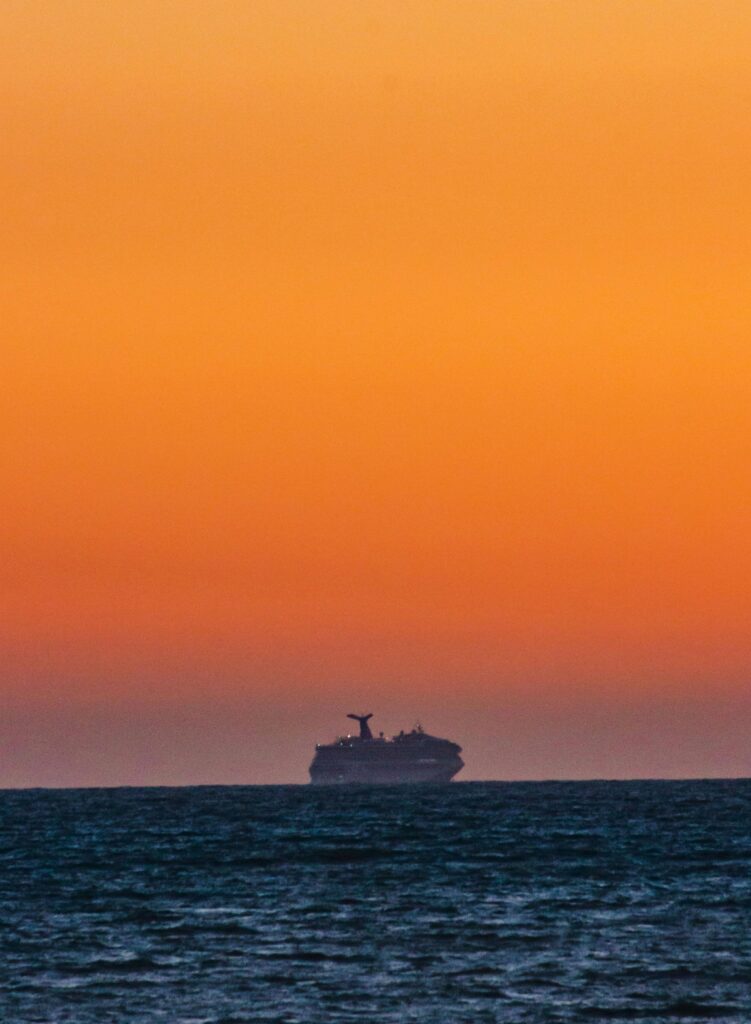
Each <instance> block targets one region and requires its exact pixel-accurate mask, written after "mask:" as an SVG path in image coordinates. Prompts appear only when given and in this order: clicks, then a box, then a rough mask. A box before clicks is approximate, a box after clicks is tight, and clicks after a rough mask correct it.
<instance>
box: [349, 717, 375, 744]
mask: <svg viewBox="0 0 751 1024" xmlns="http://www.w3.org/2000/svg"><path fill="white" fill-rule="evenodd" d="M372 717H373V715H372V713H371V714H369V715H347V718H354V720H355V721H356V722H359V723H360V739H361V740H372V739H373V733H372V732H371V731H370V726H369V725H368V719H369V718H372Z"/></svg>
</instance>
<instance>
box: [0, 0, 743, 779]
mask: <svg viewBox="0 0 751 1024" xmlns="http://www.w3.org/2000/svg"><path fill="white" fill-rule="evenodd" d="M0 23H1V24H2V33H1V34H0V109H2V124H3V146H2V152H1V154H0V175H1V182H0V186H1V188H2V196H3V200H4V201H3V218H2V222H3V230H2V232H0V257H1V258H2V266H3V273H2V276H1V277H0V282H1V283H0V289H2V292H1V294H2V299H1V301H2V311H3V315H2V335H3V342H2V351H1V354H0V370H1V371H2V382H3V401H2V406H1V407H0V408H1V411H0V458H1V460H2V471H3V491H2V506H1V507H2V520H1V524H0V565H1V566H2V573H1V575H0V581H1V588H0V666H2V667H1V669H0V671H1V673H2V675H1V676H0V685H1V686H2V690H3V693H2V701H3V704H4V706H5V708H6V709H7V710H8V709H9V711H10V712H11V714H10V718H9V719H7V720H6V722H5V724H4V725H3V726H2V728H0V751H2V752H1V753H0V785H3V784H8V785H10V784H13V785H22V784H33V783H37V782H41V783H44V784H71V783H77V782H86V783H91V782H97V781H107V782H117V781H123V782H127V781H133V780H136V781H145V782H160V781H172V782H180V781H202V780H207V781H247V782H253V781H275V780H276V781H303V780H304V777H305V768H306V765H307V761H308V758H309V753H310V747H311V745H312V743H313V741H314V740H316V739H323V738H327V737H328V734H329V733H333V731H334V730H336V729H337V728H339V727H340V726H342V725H344V721H343V720H341V719H340V716H341V714H342V713H343V712H346V711H349V710H353V708H354V709H359V708H360V707H363V708H365V707H366V706H367V709H368V710H374V711H376V712H379V711H381V710H382V709H383V710H384V711H386V712H387V715H388V720H386V721H384V722H383V723H382V724H383V727H385V728H387V729H388V730H389V731H390V730H393V729H398V728H401V727H403V726H404V725H405V724H406V725H409V724H411V722H412V720H413V719H414V718H416V717H421V718H422V719H423V721H424V722H425V724H426V727H428V728H430V729H432V730H433V731H443V732H444V733H448V734H452V733H456V731H457V725H456V723H457V722H458V723H459V728H460V729H461V730H462V735H457V737H456V738H457V739H459V740H460V742H463V745H464V746H465V750H466V753H467V756H466V760H467V765H468V767H467V777H475V778H477V777H493V776H503V777H514V776H519V775H522V776H523V775H537V776H539V775H549V776H568V777H574V776H577V775H582V774H588V775H592V774H600V775H640V774H649V773H650V772H656V771H659V772H661V773H663V774H712V773H719V774H722V773H727V774H751V744H747V746H745V747H744V745H743V742H742V734H741V732H740V731H738V733H737V735H736V738H735V741H734V743H735V745H734V746H733V744H730V747H728V735H729V733H728V729H729V728H731V730H732V723H737V722H738V721H741V720H742V721H743V723H744V725H745V726H748V725H749V724H751V722H750V719H749V699H748V695H747V691H748V673H749V665H750V664H751V658H750V655H751V640H749V637H750V636H751V621H750V615H749V612H750V611H751V593H750V592H749V588H750V582H749V581H751V529H750V528H749V527H750V525H751V471H750V470H749V466H750V465H751V458H750V456H751V401H750V399H751V376H750V373H751V330H750V329H751V301H749V292H750V289H749V264H750V259H749V257H750V255H751V242H750V241H749V239H751V189H749V185H748V176H749V170H748V169H749V166H751V128H750V124H751V122H750V121H749V114H748V112H749V110H751V64H749V61H748V53H749V48H750V47H751V7H750V6H749V4H748V3H747V2H746V0H743V2H740V0H739V2H728V0H715V2H713V3H707V2H704V0H693V2H692V0H682V2H671V0H665V2H661V3H654V2H653V0H649V2H640V0H622V2H620V0H591V2H589V0H587V2H583V0H568V2H566V3H561V2H559V0H550V2H546V0H533V2H530V0H519V2H504V0H496V2H487V3H485V2H481V0H476V2H469V3H468V2H467V0H456V2H447V0H430V2H427V0H425V2H422V0H411V2H410V0H407V2H405V3H402V2H395V0H394V2H376V0H357V2H356V3H352V2H342V0H317V2H310V0H309V2H303V0H300V2H286V0H270V2H257V0H254V2H252V3H251V2H239V0H238V2H235V0H230V2H221V0H217V2H214V3H211V4H206V3H204V2H202V0H200V2H199V0H179V2H178V0H163V2H160V3H153V2H152V0H128V2H119V0H116V2H108V3H103V4H97V3H90V2H88V0H57V2H53V3H49V2H47V0H5V2H4V4H3V6H2V11H1V12H0ZM345 705H346V706H345ZM350 705H353V707H350ZM687 707H688V708H692V709H693V710H692V711H691V713H690V714H689V718H691V722H692V723H693V724H692V725H691V726H690V727H688V726H686V727H685V728H682V727H680V726H679V724H676V723H680V721H681V709H685V708H687ZM190 708H193V709H200V710H198V711H194V712H191V713H195V714H196V715H197V716H198V718H197V720H199V721H200V722H201V723H202V729H203V730H204V731H203V732H202V735H203V736H204V742H203V744H202V745H199V748H200V749H198V750H197V747H196V743H195V742H194V739H195V729H194V731H193V732H190V730H188V731H187V732H186V733H184V734H183V733H181V728H182V726H180V725H179V724H178V725H175V722H176V721H178V719H180V715H184V714H188V713H189V712H188V711H186V709H190ZM296 708H299V709H300V717H299V720H298V721H297V724H296V725H295V729H297V731H296V732H295V731H294V729H292V726H291V724H290V723H291V722H292V721H293V720H295V716H294V711H295V709H296ZM717 708H720V709H721V713H720V712H719V711H718V712H717V713H714V714H713V710H712V709H717ZM233 709H234V710H233ZM97 715H99V716H102V715H104V716H105V717H106V716H109V717H108V718H107V721H108V722H109V724H108V725H107V727H106V730H105V733H106V735H107V736H108V737H110V739H109V740H108V741H107V742H106V743H104V742H100V745H99V747H97V745H96V740H95V739H92V737H96V736H101V735H103V733H102V732H101V730H99V731H98V727H95V726H93V725H92V724H91V723H92V722H94V721H97V720H98V719H97V718H96V716H97ZM134 716H135V717H134ZM233 716H234V721H242V723H243V726H242V730H241V731H237V732H234V733H232V735H231V739H228V736H229V733H228V727H227V722H228V721H229V720H231V719H233ZM603 716H604V717H603ZM692 716H693V717H692ZM63 719H64V720H65V721H66V722H67V723H68V725H67V726H66V730H67V731H66V733H65V736H67V737H68V739H67V740H66V739H65V737H63V738H61V736H60V732H59V728H58V725H59V722H60V721H62V720H63ZM136 719H137V720H138V721H139V722H141V723H142V726H139V728H142V733H143V735H146V736H148V737H149V739H148V743H146V741H145V740H143V742H142V741H140V740H139V741H138V742H136V741H135V740H133V742H132V743H130V744H129V739H128V737H129V736H130V735H131V734H130V733H129V732H128V729H125V728H123V729H121V730H120V731H118V723H119V724H120V725H122V724H123V723H125V722H131V723H132V722H133V721H134V720H136ZM522 719H523V721H524V722H526V723H527V724H529V723H530V722H532V723H533V725H532V726H529V729H528V730H527V732H526V733H524V730H523V729H522V732H523V734H524V735H525V736H527V737H528V738H529V742H530V743H531V744H532V745H533V746H534V744H535V743H536V744H537V746H536V747H535V751H536V753H535V754H534V756H532V755H529V749H531V748H530V747H529V746H527V747H524V748H523V749H519V747H518V745H517V747H516V748H513V756H512V754H511V753H509V752H508V751H509V749H510V748H509V745H508V743H509V740H510V738H511V737H512V735H518V730H519V728H521V725H520V723H521V722H522ZM180 721H182V719H180ZM275 722H283V723H284V729H285V731H284V736H286V737H287V740H288V742H287V740H285V738H284V736H281V737H280V736H277V737H276V744H277V745H276V748H275V752H274V753H273V758H274V766H275V767H274V768H273V769H269V767H268V764H267V763H266V762H265V761H264V762H263V763H261V762H258V763H256V762H251V761H247V762H246V761H243V760H242V757H241V756H240V754H238V750H239V749H240V747H241V746H243V745H244V744H246V743H247V744H248V745H249V746H250V747H253V745H254V744H258V743H259V742H260V740H259V736H260V735H261V733H263V735H268V734H269V732H271V733H273V732H274V723H275ZM572 722H575V723H577V726H576V727H577V729H578V728H582V729H583V734H582V737H581V739H580V740H577V742H576V743H571V742H570V736H571V733H570V726H571V723H572ZM588 722H589V723H590V725H591V729H587V723H588ZM603 722H605V723H606V724H605V725H603V724H602V723H603ZM635 722H636V723H639V722H641V723H649V724H648V726H646V725H643V726H639V725H638V724H634V723H635ZM582 723H583V724H582ZM598 723H599V724H598ZM627 723H630V724H627ZM702 723H703V724H704V725H706V729H703V727H702ZM729 723H730V725H729ZM737 728H738V729H740V727H737ZM3 730H4V731H3ZM87 730H88V731H87ZM170 730H172V731H171V732H170ZM290 730H291V731H290ZM321 730H323V735H320V732H321ZM530 730H531V731H530ZM567 730H569V731H568V732H567ZM598 730H599V731H598ZM749 731H750V732H751V730H749ZM32 734H33V737H34V741H33V742H31V741H30V739H29V738H30V737H31V736H32ZM168 734H169V735H171V736H172V737H173V739H172V741H171V743H172V746H171V748H170V750H171V753H170V755H169V763H168V764H167V763H166V762H165V761H164V760H159V759H158V758H157V759H156V760H148V765H147V769H144V768H143V765H144V763H145V762H144V758H145V754H144V744H146V746H148V745H149V744H151V745H152V746H156V747H159V746H160V745H161V744H162V743H163V742H164V737H165V736H167V735H168ZM139 735H140V734H139ZM181 735H184V736H185V737H186V742H185V744H184V746H181V743H180V741H179V740H180V736H181ZM577 735H578V734H577ZM588 735H589V736H591V737H593V739H592V746H591V747H588V746H587V736H588ZM648 735H652V739H649V738H648ZM567 736H568V737H569V740H568V741H567V739H566V737H567ZM655 736H657V737H659V736H664V737H665V745H666V747H667V748H669V749H671V750H674V751H675V753H674V756H673V757H672V760H671V757H669V756H665V755H664V753H663V752H661V753H660V758H662V759H660V758H658V759H657V760H655V759H654V757H653V759H652V760H650V756H652V755H653V754H654V751H655V750H656V749H657V748H659V746H660V741H659V739H655V738H654V737H655ZM494 737H497V738H498V743H497V744H495V743H494ZM188 738H190V742H187V739H188ZM27 741H28V742H27ZM473 742H474V744H475V750H476V752H481V754H480V753H477V754H476V756H475V758H474V761H473V758H472V747H473ZM92 743H93V745H94V746H93V748H92V750H93V752H92V753H91V756H90V757H88V759H85V760H84V762H81V760H80V748H81V746H82V745H83V746H86V747H87V748H89V747H91V745H92ZM113 743H114V745H115V746H116V747H117V750H118V751H120V753H119V754H118V755H117V757H116V758H115V760H114V761H112V760H111V756H112V757H114V754H112V749H113V747H112V745H113ZM230 748H231V749H230ZM288 748H289V749H288ZM538 748H539V749H538ZM26 749H28V750H33V751H34V756H33V757H28V758H27V759H26V761H24V762H23V764H22V765H20V762H19V761H18V757H21V756H22V752H23V751H24V750H26ZM258 749H261V748H260V747H259V748H258ZM264 749H265V748H264ZM269 749H271V748H269ZM301 749H302V752H301ZM10 750H12V751H15V753H14V754H13V755H12V756H11V755H10V754H9V753H8V751H10ZM52 750H54V751H55V753H54V757H52V755H51V754H50V751H52ZM723 750H724V751H725V752H726V756H725V755H723V754H722V753H721V752H722V751H723ZM19 751H21V754H19ZM728 751H729V752H728ZM650 752H651V753H650ZM48 755H49V756H48ZM110 755H111V756H110ZM50 758H51V759H50ZM118 758H119V760H118ZM113 764H114V767H113Z"/></svg>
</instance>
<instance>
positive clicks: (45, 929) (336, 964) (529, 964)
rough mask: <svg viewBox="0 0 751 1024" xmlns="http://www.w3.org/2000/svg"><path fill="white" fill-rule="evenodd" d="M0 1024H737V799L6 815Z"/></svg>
mask: <svg viewBox="0 0 751 1024" xmlns="http://www.w3.org/2000/svg"><path fill="white" fill-rule="evenodd" d="M0 929H1V930H0V1021H2V1024H15V1022H23V1024H31V1022H40V1024H58V1022H60V1024H62V1022H69V1024H106V1022H117V1024H122V1022H129V1021H133V1022H158V1021H168V1022H170V1024H209V1022H212V1024H213V1022H216V1024H218V1022H223V1024H241V1022H264V1021H266V1022H271V1021H274V1022H279V1024H282V1022H286V1024H293V1022H294V1024H345V1022H346V1024H349V1022H352V1024H355V1022H361V1021H367V1022H369V1024H392V1022H393V1024H397V1022H399V1024H402V1022H408V1021H414V1022H419V1024H457V1022H468V1024H469V1022H472V1024H475V1022H477V1024H480V1022H491V1021H492V1022H495V1021H503V1022H509V1024H511V1022H520V1024H521V1022H524V1024H537V1022H543V1021H544V1022H554V1021H555V1022H566V1024H573V1022H576V1024H579V1022H588V1021H646V1022H659V1021H665V1022H670V1024H677V1022H689V1021H707V1020H714V1021H727V1022H731V1021H732V1022H738V1024H748V1022H749V1021H751V780H749V781H727V782H725V781H705V782H592V783H587V782H572V783H511V784H504V783H454V784H453V785H450V786H443V787H435V788H432V787H430V788H418V787H414V788H413V787H405V788H398V787H397V788H382V789H377V788H373V789H371V788H362V789H313V788H308V787H303V786H288V787H284V786H282V787H253V786H248V787H243V786H237V787H219V788H209V787H207V788H186V789H106V790H105V789H101V790H96V789H89V790H57V791H55V790H35V791H32V790H26V791H16V792H10V791H5V792H2V793H0Z"/></svg>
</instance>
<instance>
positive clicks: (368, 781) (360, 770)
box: [310, 757, 464, 786]
mask: <svg viewBox="0 0 751 1024" xmlns="http://www.w3.org/2000/svg"><path fill="white" fill-rule="evenodd" d="M463 767H464V762H463V761H462V760H461V758H458V757H457V758H455V759H454V758H452V760H451V761H450V762H448V763H446V762H444V763H419V762H416V763H412V764H404V763H401V764H399V763H392V764H388V763H381V764H373V763H367V762H362V761H355V760H354V759H343V760H342V761H341V762H340V763H338V764H333V763H329V764H316V763H315V761H314V762H313V764H312V765H311V766H310V781H311V783H312V784H313V785H314V786H346V785H368V786H395V785H420V784H423V785H424V784H430V783H433V784H435V783H446V782H450V781H451V780H452V779H453V778H454V776H455V775H456V774H457V772H459V771H461V769H462V768H463Z"/></svg>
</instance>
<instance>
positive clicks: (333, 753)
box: [310, 713, 464, 785]
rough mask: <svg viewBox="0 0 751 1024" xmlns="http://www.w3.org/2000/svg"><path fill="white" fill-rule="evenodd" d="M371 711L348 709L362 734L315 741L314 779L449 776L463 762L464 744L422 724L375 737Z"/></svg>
mask: <svg viewBox="0 0 751 1024" xmlns="http://www.w3.org/2000/svg"><path fill="white" fill-rule="evenodd" d="M372 717H373V715H372V713H371V714H367V715H353V714H350V715H347V718H353V719H354V720H355V721H356V722H359V723H360V735H359V736H340V737H338V738H337V739H336V740H334V742H333V743H317V744H316V752H315V756H314V758H313V761H312V763H311V765H310V781H311V782H312V783H313V784H314V785H343V784H344V785H346V784H349V783H365V784H377V785H393V784H398V783H410V782H411V783H415V782H450V781H451V779H453V777H454V776H455V775H456V773H457V772H459V771H461V769H462V768H463V767H464V762H463V761H462V759H461V757H460V756H459V755H460V754H461V750H462V748H461V747H460V746H459V745H458V744H456V743H452V742H451V740H444V739H439V738H438V737H437V736H429V735H428V733H426V732H424V731H423V729H422V726H420V725H417V726H415V727H414V728H413V729H412V731H411V732H400V733H399V735H398V736H393V737H392V738H391V739H386V738H385V737H384V735H383V733H381V734H380V735H379V736H377V737H374V736H373V733H372V732H371V731H370V726H369V725H368V722H369V721H370V719H371V718H372Z"/></svg>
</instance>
